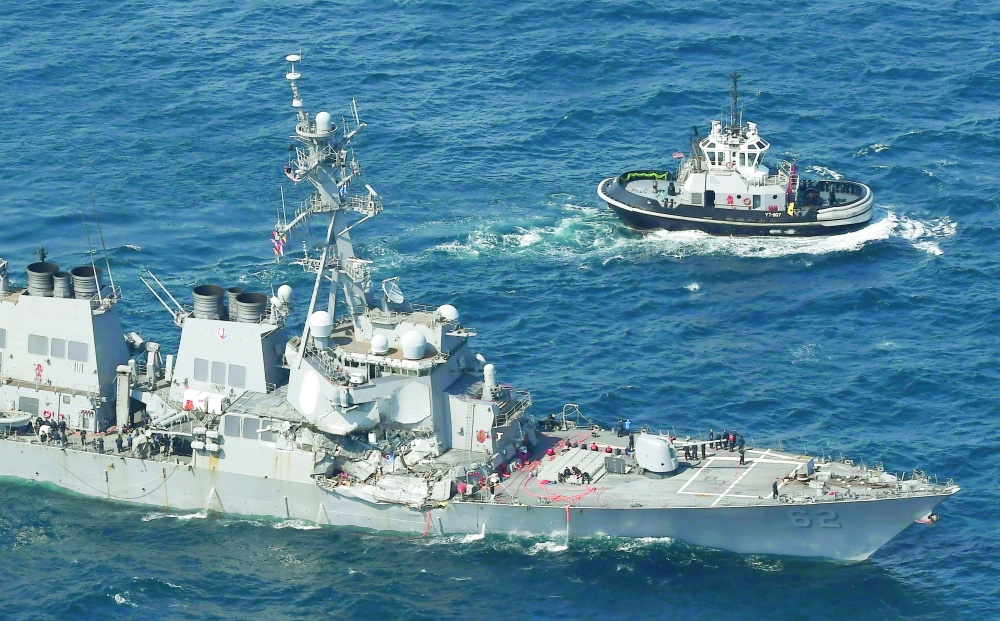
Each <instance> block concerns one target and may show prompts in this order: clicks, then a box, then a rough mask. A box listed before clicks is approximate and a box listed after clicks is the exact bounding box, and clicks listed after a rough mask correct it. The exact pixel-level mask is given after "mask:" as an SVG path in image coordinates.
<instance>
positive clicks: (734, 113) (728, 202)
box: [597, 73, 873, 236]
mask: <svg viewBox="0 0 1000 621" xmlns="http://www.w3.org/2000/svg"><path fill="white" fill-rule="evenodd" d="M738 78H739V75H738V74H736V73H734V74H733V75H732V80H733V85H732V98H733V103H732V108H731V113H730V119H729V123H728V124H726V125H723V124H722V121H718V120H713V121H712V125H711V129H710V131H709V134H708V136H707V137H706V138H704V139H702V138H701V137H700V136H697V130H696V139H694V140H692V142H691V154H690V156H685V155H684V154H683V153H680V152H675V153H674V158H679V159H680V163H679V164H678V166H677V169H676V171H669V170H642V171H630V172H626V173H623V174H621V175H619V176H617V177H609V178H608V179H605V180H604V181H602V182H601V183H600V184H599V185H598V187H597V194H598V196H599V197H600V198H601V200H603V201H604V202H606V203H607V204H608V206H609V207H610V208H611V209H612V210H614V211H615V213H617V214H618V215H619V217H621V219H622V220H623V221H624V222H625V223H626V224H628V225H629V226H632V227H635V228H640V229H647V228H665V229H672V230H683V229H697V230H702V231H705V232H708V233H712V234H715V235H777V236H786V235H799V236H809V235H831V234H835V233H845V232H849V231H853V230H857V229H859V228H862V227H864V226H866V225H867V224H868V222H869V221H870V220H871V218H872V203H873V195H872V192H871V189H870V188H869V187H868V186H866V185H864V184H862V183H858V182H855V181H845V180H841V179H812V178H808V179H806V178H800V175H799V173H798V170H797V166H796V164H795V162H789V161H786V160H781V161H780V162H779V163H778V165H777V166H776V167H773V168H771V167H768V166H767V165H766V164H765V161H764V158H765V156H766V155H767V152H768V150H769V149H770V147H771V145H770V143H768V142H767V141H766V140H764V139H763V138H762V137H761V136H760V134H759V132H758V130H757V124H756V123H752V122H747V123H744V122H743V118H742V113H741V112H740V109H739V87H738Z"/></svg>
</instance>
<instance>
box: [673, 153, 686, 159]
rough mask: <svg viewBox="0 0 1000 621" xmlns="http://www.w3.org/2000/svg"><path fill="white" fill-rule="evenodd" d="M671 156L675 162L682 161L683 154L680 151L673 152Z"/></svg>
mask: <svg viewBox="0 0 1000 621" xmlns="http://www.w3.org/2000/svg"><path fill="white" fill-rule="evenodd" d="M672 155H673V158H674V159H675V160H681V159H684V154H683V153H681V152H680V151H674V152H673V154H672Z"/></svg>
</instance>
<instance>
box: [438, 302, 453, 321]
mask: <svg viewBox="0 0 1000 621" xmlns="http://www.w3.org/2000/svg"><path fill="white" fill-rule="evenodd" d="M438 314H439V315H441V316H442V317H443V318H444V320H445V321H458V309H457V308H455V307H454V306H452V305H451V304H445V305H444V306H439V307H438Z"/></svg>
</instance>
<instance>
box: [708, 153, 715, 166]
mask: <svg viewBox="0 0 1000 621" xmlns="http://www.w3.org/2000/svg"><path fill="white" fill-rule="evenodd" d="M708 160H709V161H710V162H712V163H713V164H714V163H715V151H709V152H708Z"/></svg>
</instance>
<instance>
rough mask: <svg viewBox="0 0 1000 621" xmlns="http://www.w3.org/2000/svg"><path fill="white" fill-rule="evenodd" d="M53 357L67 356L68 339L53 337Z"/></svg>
mask: <svg viewBox="0 0 1000 621" xmlns="http://www.w3.org/2000/svg"><path fill="white" fill-rule="evenodd" d="M52 357H53V358H65V357H66V341H64V340H63V339H52Z"/></svg>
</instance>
